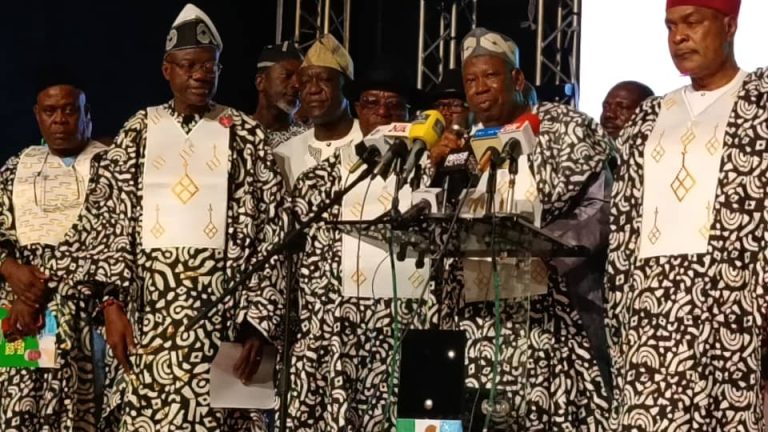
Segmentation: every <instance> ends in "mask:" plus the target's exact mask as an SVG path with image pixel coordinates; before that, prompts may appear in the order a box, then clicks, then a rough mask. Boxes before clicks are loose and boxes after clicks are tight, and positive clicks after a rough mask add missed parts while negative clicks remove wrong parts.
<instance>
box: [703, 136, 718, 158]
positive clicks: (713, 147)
mask: <svg viewBox="0 0 768 432" xmlns="http://www.w3.org/2000/svg"><path fill="white" fill-rule="evenodd" d="M704 147H705V148H706V149H707V151H708V152H709V154H710V155H711V156H714V155H715V153H717V151H718V150H720V141H718V140H717V137H714V136H713V137H712V138H710V139H709V141H707V143H706V144H705V145H704Z"/></svg>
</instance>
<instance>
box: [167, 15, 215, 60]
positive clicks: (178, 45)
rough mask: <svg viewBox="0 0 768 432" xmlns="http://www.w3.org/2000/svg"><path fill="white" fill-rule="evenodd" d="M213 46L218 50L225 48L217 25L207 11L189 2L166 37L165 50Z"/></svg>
mask: <svg viewBox="0 0 768 432" xmlns="http://www.w3.org/2000/svg"><path fill="white" fill-rule="evenodd" d="M199 47H212V48H215V49H216V50H217V51H221V50H222V48H224V43H223V42H222V41H221V36H219V32H218V31H216V26H214V25H213V22H212V21H211V19H210V18H208V15H206V14H205V12H203V11H201V10H200V9H199V8H198V7H197V6H195V5H193V4H191V3H188V4H187V5H186V6H184V9H182V10H181V13H180V14H179V16H177V17H176V21H174V22H173V26H171V31H170V32H168V37H167V38H166V39H165V52H171V51H176V50H182V49H186V48H199Z"/></svg>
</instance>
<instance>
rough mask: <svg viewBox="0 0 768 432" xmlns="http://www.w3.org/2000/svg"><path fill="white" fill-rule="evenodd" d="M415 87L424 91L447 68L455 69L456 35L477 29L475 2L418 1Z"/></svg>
mask: <svg viewBox="0 0 768 432" xmlns="http://www.w3.org/2000/svg"><path fill="white" fill-rule="evenodd" d="M419 1H420V3H419V60H418V66H417V67H418V73H417V75H416V86H417V87H418V88H420V89H423V90H428V89H430V88H431V87H432V86H434V85H435V84H437V83H438V82H440V79H441V78H442V77H443V71H444V70H445V69H446V67H447V68H455V67H457V64H458V61H457V56H458V55H459V40H460V37H459V36H458V35H463V34H465V33H467V32H468V31H469V30H471V29H473V28H475V27H476V26H477V0H419Z"/></svg>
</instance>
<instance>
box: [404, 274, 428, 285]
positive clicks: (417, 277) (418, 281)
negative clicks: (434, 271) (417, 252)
mask: <svg viewBox="0 0 768 432" xmlns="http://www.w3.org/2000/svg"><path fill="white" fill-rule="evenodd" d="M408 280H409V281H410V282H411V287H413V288H421V287H422V286H423V285H424V281H425V280H426V278H425V277H424V275H422V274H421V273H419V272H418V271H414V272H413V273H411V275H410V276H409V277H408Z"/></svg>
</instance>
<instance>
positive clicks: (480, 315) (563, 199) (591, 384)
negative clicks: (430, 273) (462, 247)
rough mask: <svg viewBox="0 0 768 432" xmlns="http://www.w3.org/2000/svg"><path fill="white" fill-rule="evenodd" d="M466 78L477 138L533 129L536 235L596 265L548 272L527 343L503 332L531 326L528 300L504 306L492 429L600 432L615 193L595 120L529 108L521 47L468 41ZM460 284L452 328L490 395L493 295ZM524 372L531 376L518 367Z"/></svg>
mask: <svg viewBox="0 0 768 432" xmlns="http://www.w3.org/2000/svg"><path fill="white" fill-rule="evenodd" d="M462 76H463V80H464V89H465V91H466V95H467V101H468V103H469V106H470V109H471V111H472V112H473V114H474V115H475V118H476V121H477V122H478V123H477V124H476V125H475V129H477V128H480V127H495V126H503V125H507V124H511V123H514V122H515V121H517V120H519V119H523V118H536V117H537V118H538V120H539V121H540V134H539V135H538V137H537V138H535V139H533V141H534V142H533V143H530V144H531V147H532V150H531V151H530V153H529V154H528V155H527V160H528V165H527V168H528V169H526V170H525V171H527V172H529V174H528V175H529V176H531V177H532V178H529V182H530V183H531V185H532V186H531V188H530V191H531V197H532V198H531V199H533V200H536V201H538V202H540V208H541V225H542V226H543V227H544V229H545V230H546V231H548V232H550V233H551V234H553V235H555V236H556V237H558V238H559V239H560V240H562V241H564V242H566V243H573V244H581V245H584V246H587V247H588V248H589V249H590V252H591V254H592V256H591V257H589V258H586V259H551V260H548V261H546V262H547V266H546V271H547V272H548V281H549V283H548V286H547V282H546V281H547V278H546V277H545V278H542V285H543V290H542V291H544V293H543V294H541V295H538V296H533V297H531V298H530V322H529V324H530V333H529V335H528V340H527V341H525V340H520V339H521V338H525V336H522V335H519V334H515V333H514V332H513V331H511V330H510V329H512V328H513V327H514V326H516V324H515V322H517V321H519V320H520V319H525V320H527V319H528V317H527V316H526V314H527V307H526V306H525V300H524V299H523V298H517V299H513V298H511V297H506V298H505V297H504V296H503V295H502V300H501V302H502V303H501V312H500V313H501V318H502V328H503V330H502V334H501V352H500V356H499V358H500V365H499V374H498V378H497V390H498V392H497V395H496V402H497V403H496V406H497V407H504V408H500V409H499V410H497V411H496V412H495V414H494V415H493V418H492V421H491V424H492V425H493V427H494V428H496V429H494V430H511V429H510V428H515V427H521V426H522V427H524V429H523V430H536V431H551V430H600V429H602V426H603V424H604V418H605V415H606V413H607V410H608V407H609V404H608V396H607V395H608V394H609V393H608V391H607V389H606V384H605V383H604V381H605V380H606V379H607V377H608V376H609V372H608V371H609V367H608V364H607V362H606V361H605V360H602V361H600V362H598V361H596V359H600V358H602V359H605V358H607V352H606V351H605V345H606V343H605V334H604V330H603V322H602V271H601V270H602V267H603V265H604V258H602V257H603V254H602V251H603V250H604V249H605V246H606V242H607V235H608V233H607V225H606V221H607V211H608V207H607V206H608V203H607V196H608V195H609V194H610V187H609V184H610V178H609V176H608V173H607V171H606V170H605V168H604V167H605V161H606V159H607V157H608V148H607V144H606V138H605V137H604V136H603V134H602V132H601V130H600V128H599V127H598V125H597V123H596V122H595V121H594V120H592V119H591V118H589V117H588V116H586V115H584V114H582V113H580V112H578V111H575V110H574V109H572V108H571V107H569V106H565V105H559V104H552V103H541V104H539V105H538V106H536V107H534V108H532V107H531V106H529V105H528V102H527V99H526V98H525V97H524V88H525V78H524V76H523V73H522V71H521V70H520V69H519V60H518V48H517V45H516V44H515V43H514V42H513V41H512V40H510V39H509V38H508V37H506V36H504V35H502V34H499V33H494V32H491V31H488V30H486V29H483V28H477V29H474V30H472V31H471V32H470V33H469V34H468V35H467V36H466V37H465V38H464V40H463V43H462ZM523 144H524V145H525V143H523ZM523 168H524V167H520V170H521V174H522V171H523ZM518 183H520V176H518ZM453 268H454V271H461V270H459V269H458V267H457V266H454V267H453ZM456 276H458V275H455V274H454V277H455V279H456V280H459V281H461V286H462V290H463V291H462V292H461V293H460V295H458V296H457V298H458V302H457V303H458V304H457V322H456V325H457V327H458V328H460V329H463V330H465V331H467V333H468V338H469V343H468V348H467V362H468V370H467V384H468V386H469V387H474V388H480V389H483V388H485V389H489V388H491V386H492V374H491V372H490V371H491V370H492V365H493V361H494V356H493V353H494V346H495V344H494V336H495V331H494V324H493V323H494V312H493V310H494V308H493V305H492V304H491V303H490V302H492V301H493V298H494V296H493V289H490V290H488V289H485V290H484V291H483V292H488V293H490V296H488V297H487V298H486V297H480V298H478V297H477V296H473V297H472V298H469V295H468V292H469V291H468V289H469V287H470V285H471V284H472V283H478V282H473V280H472V278H468V277H467V276H466V274H465V275H464V277H460V276H459V277H456ZM531 277H533V276H531ZM514 283H519V282H515V281H512V280H503V279H502V280H501V285H502V292H503V291H504V286H505V285H507V286H509V285H511V284H514ZM448 297H449V298H450V297H453V296H448ZM521 359H524V360H521ZM521 361H523V363H522V364H527V365H528V367H527V370H524V369H526V367H525V366H520V365H519V364H518V363H520V362H521ZM599 363H602V364H601V365H600V366H601V367H600V368H599V367H598V364H599ZM604 377H605V378H604ZM520 412H524V417H523V419H520V414H519V413H520ZM521 423H522V425H521Z"/></svg>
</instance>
